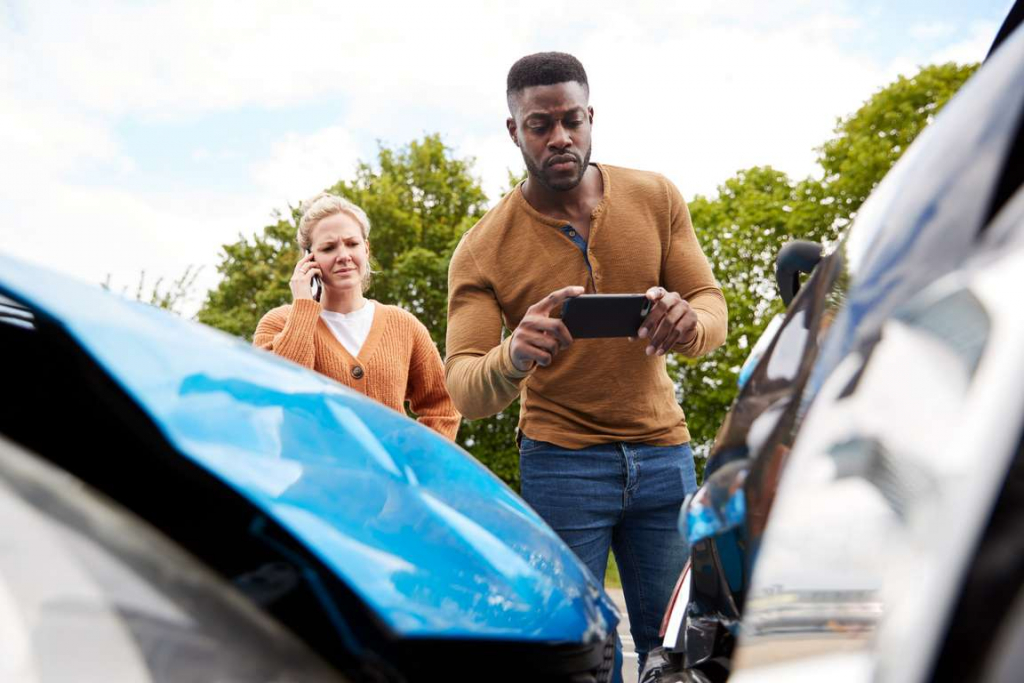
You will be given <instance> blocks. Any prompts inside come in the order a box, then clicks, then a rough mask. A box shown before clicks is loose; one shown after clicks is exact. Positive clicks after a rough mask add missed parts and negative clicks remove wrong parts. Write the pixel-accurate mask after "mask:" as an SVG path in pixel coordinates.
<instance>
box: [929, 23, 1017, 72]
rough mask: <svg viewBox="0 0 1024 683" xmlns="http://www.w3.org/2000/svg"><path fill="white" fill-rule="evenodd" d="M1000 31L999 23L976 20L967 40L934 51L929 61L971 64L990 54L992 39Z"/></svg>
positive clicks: (934, 62)
mask: <svg viewBox="0 0 1024 683" xmlns="http://www.w3.org/2000/svg"><path fill="white" fill-rule="evenodd" d="M998 31H999V24H997V23H995V22H992V21H976V22H973V23H972V24H971V29H970V35H969V37H968V38H967V39H966V40H962V41H959V42H957V43H954V44H952V45H947V46H945V47H943V48H941V49H939V50H937V51H936V52H934V53H932V54H931V56H930V57H929V59H928V63H933V64H942V63H944V62H957V63H959V64H969V63H971V62H980V61H981V60H983V59H984V58H985V55H986V54H988V49H989V48H990V47H991V46H992V41H993V40H994V39H995V37H996V33H997V32H998Z"/></svg>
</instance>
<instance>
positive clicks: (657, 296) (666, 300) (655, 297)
mask: <svg viewBox="0 0 1024 683" xmlns="http://www.w3.org/2000/svg"><path fill="white" fill-rule="evenodd" d="M647 298H648V299H650V300H651V312H650V313H648V314H647V317H646V318H645V319H644V324H643V325H641V326H640V332H638V333H637V334H638V336H639V337H640V338H641V339H647V340H648V343H647V355H648V356H649V355H651V354H652V353H656V354H658V355H659V356H660V355H662V354H664V353H665V352H666V351H669V350H671V348H672V347H673V346H675V345H676V344H679V343H685V342H688V341H690V340H691V339H693V337H694V335H696V334H697V314H696V313H695V312H694V311H693V309H692V308H690V304H688V303H687V302H686V299H684V298H683V297H681V296H679V294H677V293H676V292H668V291H665V288H664V287H651V288H650V289H648V290H647Z"/></svg>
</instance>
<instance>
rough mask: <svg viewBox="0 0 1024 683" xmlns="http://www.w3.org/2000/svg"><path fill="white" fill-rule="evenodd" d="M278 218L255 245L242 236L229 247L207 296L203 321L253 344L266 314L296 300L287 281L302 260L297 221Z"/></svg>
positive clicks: (260, 235)
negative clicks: (254, 333) (255, 333)
mask: <svg viewBox="0 0 1024 683" xmlns="http://www.w3.org/2000/svg"><path fill="white" fill-rule="evenodd" d="M277 219H278V220H277V222H276V223H273V224H272V225H268V226H266V227H265V228H263V232H262V234H259V235H256V236H254V237H253V239H252V240H251V241H250V240H248V239H246V238H245V237H243V236H241V235H239V239H238V241H237V242H235V243H233V244H225V245H224V247H223V249H224V253H223V254H222V255H221V262H220V264H219V265H218V266H217V272H219V273H220V274H221V276H222V277H221V281H220V283H218V285H217V287H216V288H215V289H212V290H210V292H209V293H208V294H207V295H206V303H205V304H204V305H203V307H202V308H201V309H200V310H199V314H198V316H197V318H198V320H199V322H201V323H206V324H207V325H210V326H211V327H216V328H219V329H221V330H224V331H225V332H229V333H231V334H234V335H237V336H239V337H243V338H245V339H249V340H251V339H252V333H253V332H255V331H256V323H258V322H259V320H260V318H261V317H262V316H263V314H264V313H266V312H267V311H269V310H270V309H272V308H275V307H276V306H280V305H281V304H284V303H287V302H289V301H291V290H290V289H289V288H288V281H289V279H290V278H291V274H292V271H293V270H294V269H295V264H296V262H298V260H299V258H300V257H301V255H302V253H301V251H300V250H299V247H298V245H297V244H296V241H295V235H296V231H297V229H298V219H297V218H296V217H294V216H292V218H291V220H286V219H284V218H283V217H281V216H280V215H278V216H277Z"/></svg>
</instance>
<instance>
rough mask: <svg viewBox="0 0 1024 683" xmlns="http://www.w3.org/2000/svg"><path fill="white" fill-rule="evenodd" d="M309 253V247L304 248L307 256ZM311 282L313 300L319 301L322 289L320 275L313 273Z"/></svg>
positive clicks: (322, 284)
mask: <svg viewBox="0 0 1024 683" xmlns="http://www.w3.org/2000/svg"><path fill="white" fill-rule="evenodd" d="M311 253H312V252H311V251H310V250H309V249H307V250H306V255H307V256H309V255H310V254H311ZM312 284H313V300H314V301H320V292H322V291H323V289H324V283H323V282H321V281H320V276H319V275H314V276H313V283H312Z"/></svg>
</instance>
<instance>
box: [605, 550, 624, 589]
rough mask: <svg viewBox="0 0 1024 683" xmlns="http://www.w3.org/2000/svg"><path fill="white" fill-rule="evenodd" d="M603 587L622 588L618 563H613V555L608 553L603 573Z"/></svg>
mask: <svg viewBox="0 0 1024 683" xmlns="http://www.w3.org/2000/svg"><path fill="white" fill-rule="evenodd" d="M604 587H605V588H622V579H620V578H619V565H617V564H615V555H613V554H612V553H608V570H607V571H606V572H605V573H604Z"/></svg>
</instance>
